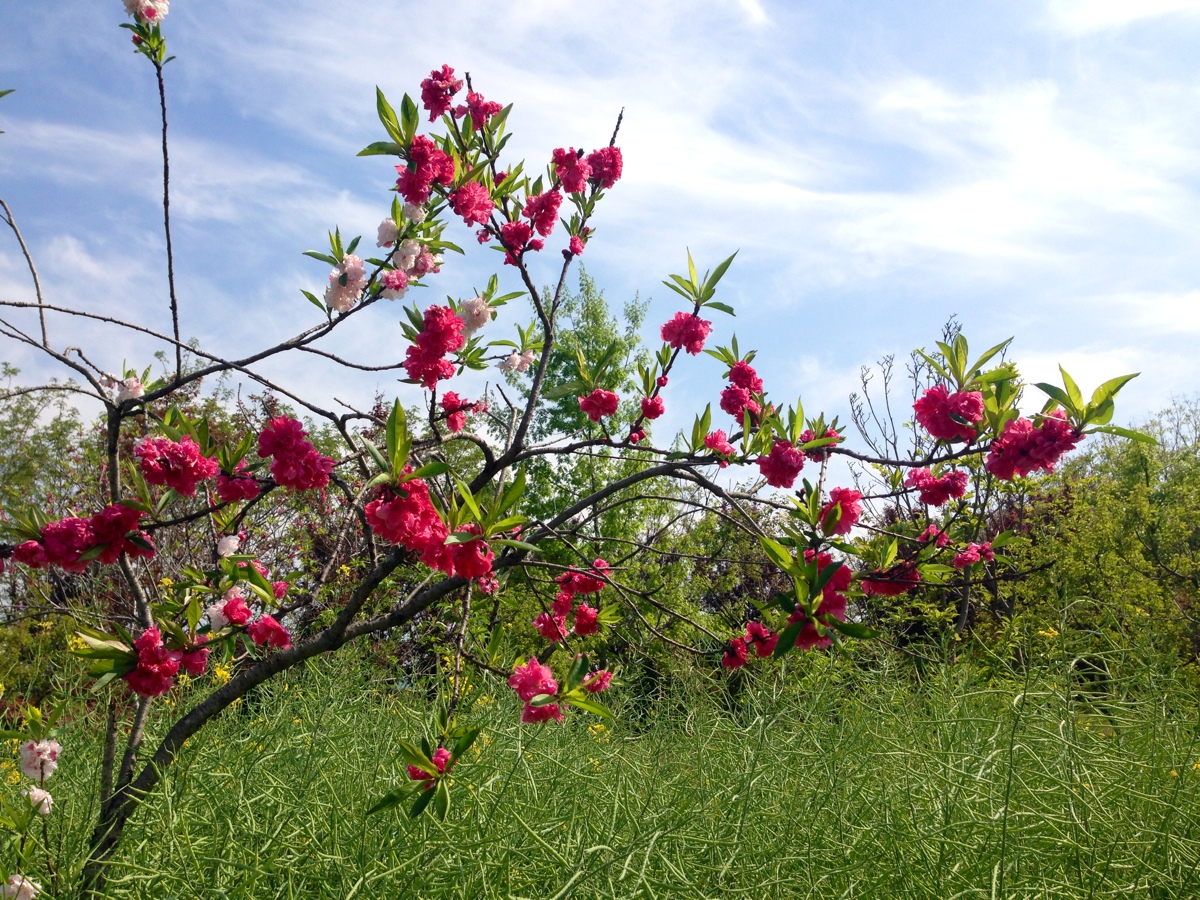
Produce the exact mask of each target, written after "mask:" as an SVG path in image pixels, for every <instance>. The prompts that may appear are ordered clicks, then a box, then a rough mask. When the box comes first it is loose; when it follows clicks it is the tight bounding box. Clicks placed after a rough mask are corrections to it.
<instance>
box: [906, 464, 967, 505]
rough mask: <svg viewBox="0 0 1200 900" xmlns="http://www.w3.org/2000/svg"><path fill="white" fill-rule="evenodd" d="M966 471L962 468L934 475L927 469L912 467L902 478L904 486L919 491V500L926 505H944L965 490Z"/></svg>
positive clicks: (961, 494) (960, 495) (955, 498)
mask: <svg viewBox="0 0 1200 900" xmlns="http://www.w3.org/2000/svg"><path fill="white" fill-rule="evenodd" d="M967 477H968V476H967V473H966V472H964V471H962V470H955V471H953V472H947V473H946V474H945V475H942V476H941V477H935V476H934V474H933V472H931V471H930V470H929V469H914V470H913V471H912V472H910V473H909V474H908V477H907V478H905V479H904V486H905V487H909V488H915V489H916V490H918V491H920V493H919V494H918V495H917V496H918V498H919V499H920V501H921V502H922V503H924V504H926V505H928V506H944V505H945V504H946V503H948V502H949V501H950V500H957V499H958V498H959V497H962V496H963V495H964V494H965V493H966V492H967Z"/></svg>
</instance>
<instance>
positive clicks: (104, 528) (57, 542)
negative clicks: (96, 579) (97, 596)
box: [12, 503, 154, 573]
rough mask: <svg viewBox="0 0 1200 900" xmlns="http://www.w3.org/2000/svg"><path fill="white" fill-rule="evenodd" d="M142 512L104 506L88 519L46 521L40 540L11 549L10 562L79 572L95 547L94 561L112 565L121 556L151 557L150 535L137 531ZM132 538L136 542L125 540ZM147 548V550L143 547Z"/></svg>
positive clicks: (118, 506)
mask: <svg viewBox="0 0 1200 900" xmlns="http://www.w3.org/2000/svg"><path fill="white" fill-rule="evenodd" d="M142 515H143V514H142V513H141V512H139V511H138V510H136V509H130V508H129V507H128V506H122V505H121V504H119V503H118V504H114V505H112V506H106V507H105V508H104V509H103V510H101V511H100V512H98V513H96V514H95V515H94V516H92V517H91V518H90V519H80V518H77V517H74V516H71V517H68V518H65V519H60V520H59V521H57V522H50V523H48V524H46V525H44V526H42V528H41V537H40V539H38V540H36V541H25V542H24V543H23V544H18V545H17V546H16V547H15V548H13V554H12V555H13V559H15V560H16V561H17V562H19V563H24V564H25V565H27V566H29V567H30V568H32V569H44V568H46V567H47V566H59V567H60V568H63V569H66V570H67V571H68V572H76V573H78V572H83V571H84V570H85V569H86V568H87V566H88V561H85V560H84V559H83V558H82V557H84V556H85V555H86V554H87V553H89V552H90V551H92V550H93V549H95V548H96V547H103V548H104V549H103V550H102V551H101V552H100V554H99V555H98V556H96V557H94V558H95V559H97V560H99V561H100V562H101V563H102V564H104V565H112V564H113V563H115V562H116V561H117V560H118V559H120V558H121V554H122V553H124V554H126V555H127V556H129V557H130V558H132V559H138V558H143V557H145V558H149V557H152V556H154V549H153V546H154V545H153V544H151V542H150V536H149V535H148V534H146V533H145V532H144V531H139V530H138V523H139V520H140V519H141V517H142ZM131 534H132V535H134V536H135V537H136V538H137V539H138V541H139V542H141V543H137V542H134V541H132V540H130V539H129V536H130V535H131ZM143 544H147V545H149V547H146V546H143Z"/></svg>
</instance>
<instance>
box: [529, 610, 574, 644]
mask: <svg viewBox="0 0 1200 900" xmlns="http://www.w3.org/2000/svg"><path fill="white" fill-rule="evenodd" d="M533 627H534V628H536V629H537V632H538V634H540V635H541V636H542V637H543V638H545V639H546V640H548V641H550V642H551V643H558V642H559V641H561V640H562V639H563V638H565V637H566V636H567V617H566V616H564V615H560V614H559V613H540V614H539V615H538V616H537V617H536V618H534V620H533Z"/></svg>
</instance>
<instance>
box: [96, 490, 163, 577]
mask: <svg viewBox="0 0 1200 900" xmlns="http://www.w3.org/2000/svg"><path fill="white" fill-rule="evenodd" d="M142 515H143V514H142V513H141V512H139V511H138V510H136V509H130V508H129V507H128V506H122V505H121V504H119V503H117V504H114V505H112V506H107V507H105V508H104V509H103V510H101V511H100V512H98V513H96V514H95V515H94V516H92V518H91V521H90V525H91V530H92V541H93V544H94V545H95V546H100V545H106V546H105V549H104V552H103V553H101V554H100V555H99V556H98V557H96V558H97V559H98V560H99V561H100V562H101V563H103V564H104V565H112V564H113V563H115V562H116V561H117V560H118V559H120V558H121V554H122V553H124V554H126V555H127V556H129V557H131V558H133V559H138V558H141V557H146V558H149V557H152V556H154V550H153V549H150V550H147V549H145V548H144V547H141V546H139V545H138V544H135V543H134V542H133V541H131V540H128V535H129V534H130V533H131V532H132V533H135V534H136V536H137V537H139V538H140V539H141V540H142V541H144V542H146V543H150V535H148V534H146V533H145V532H144V531H139V530H138V520H139V519H141V517H142ZM151 547H153V544H151Z"/></svg>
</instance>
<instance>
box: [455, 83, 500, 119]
mask: <svg viewBox="0 0 1200 900" xmlns="http://www.w3.org/2000/svg"><path fill="white" fill-rule="evenodd" d="M460 84H461V83H460ZM502 109H504V107H503V106H501V105H500V104H499V103H497V102H496V101H494V100H484V99H483V95H482V94H478V93H476V92H475V91H467V102H466V105H465V106H460V107H458V108H457V109H455V110H454V115H455V118H462V116H464V115H469V116H470V117H471V124H472V125H474V126H475V127H476V128H482V127H483V126H484V125H486V124H487V123H488V122H490V121H491V120H492V116H494V115H496V113H498V112H500V110H502Z"/></svg>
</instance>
